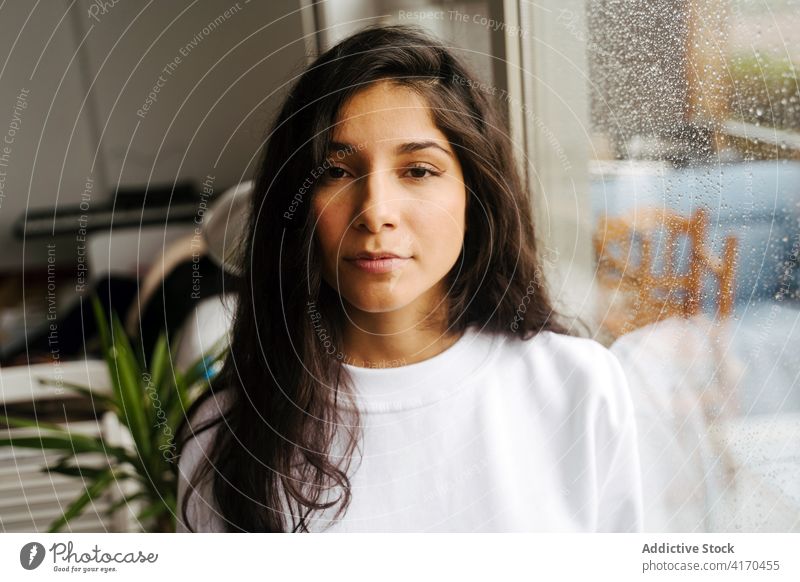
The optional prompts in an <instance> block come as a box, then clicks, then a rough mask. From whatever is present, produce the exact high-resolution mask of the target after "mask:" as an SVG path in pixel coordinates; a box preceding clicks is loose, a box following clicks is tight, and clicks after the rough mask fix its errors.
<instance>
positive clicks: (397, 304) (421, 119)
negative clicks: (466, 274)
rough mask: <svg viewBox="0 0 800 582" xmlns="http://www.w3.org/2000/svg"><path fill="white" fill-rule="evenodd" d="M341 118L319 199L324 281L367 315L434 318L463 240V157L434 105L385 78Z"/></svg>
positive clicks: (349, 105)
mask: <svg viewBox="0 0 800 582" xmlns="http://www.w3.org/2000/svg"><path fill="white" fill-rule="evenodd" d="M338 121H339V123H337V125H336V127H335V128H334V132H333V139H332V150H331V151H330V152H329V153H328V161H327V162H326V164H325V165H324V166H323V169H322V175H321V176H320V177H319V178H317V180H316V182H315V187H314V194H313V203H312V207H313V211H314V214H315V217H316V219H317V223H316V233H315V235H316V237H317V241H318V243H319V246H320V248H321V250H322V260H323V278H324V279H325V281H326V282H327V283H328V284H329V285H330V286H331V287H333V288H334V289H336V290H337V291H338V293H339V294H340V296H341V297H342V298H343V299H344V300H345V301H346V302H347V303H349V304H350V306H352V307H354V308H356V309H358V310H361V311H364V312H370V313H380V312H388V311H394V310H397V309H400V308H403V307H407V306H412V305H417V306H418V307H419V308H420V310H421V311H425V312H427V311H428V310H430V309H433V308H435V306H436V305H437V302H439V301H441V300H442V299H443V297H444V295H445V294H446V292H447V289H446V288H445V286H444V281H443V278H444V276H445V275H446V274H447V273H448V271H450V268H451V267H452V266H453V265H454V264H455V262H456V260H457V259H458V256H459V253H460V251H461V246H462V243H463V240H464V228H465V219H466V204H467V196H466V189H465V187H464V179H463V176H462V172H461V165H460V164H459V161H458V158H457V157H456V154H455V152H454V151H453V149H452V147H451V146H450V144H449V143H448V140H447V138H446V137H445V135H444V134H443V133H442V132H441V131H440V130H439V129H438V128H437V127H436V126H435V125H434V121H433V118H432V116H431V112H430V109H429V107H428V104H427V102H426V101H425V100H424V99H423V98H422V97H421V96H420V95H418V94H417V93H416V92H414V91H412V90H411V89H408V88H405V87H402V86H400V85H396V84H393V83H391V82H388V81H383V82H378V83H374V84H372V85H370V86H369V87H367V88H365V89H363V90H361V91H359V92H358V93H356V94H355V95H354V96H353V97H352V98H351V99H350V100H348V101H347V102H346V103H345V104H344V106H343V107H342V109H341V111H340V112H339V118H338ZM325 166H327V167H325ZM317 175H319V172H317ZM382 257H383V258H382Z"/></svg>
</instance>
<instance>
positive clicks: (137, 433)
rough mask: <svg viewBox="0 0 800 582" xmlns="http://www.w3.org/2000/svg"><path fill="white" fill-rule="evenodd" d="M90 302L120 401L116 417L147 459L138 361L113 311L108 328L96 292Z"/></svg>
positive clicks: (148, 453) (148, 443) (144, 419)
mask: <svg viewBox="0 0 800 582" xmlns="http://www.w3.org/2000/svg"><path fill="white" fill-rule="evenodd" d="M92 304H93V308H94V312H95V317H96V319H97V322H98V327H99V329H100V337H101V340H102V344H103V355H104V357H105V360H106V363H107V365H108V371H109V375H110V377H111V383H112V386H113V388H114V395H115V397H116V399H117V401H118V403H119V412H118V416H119V419H120V421H121V422H122V423H123V424H124V425H125V426H127V427H128V429H129V431H130V433H131V437H132V438H133V441H134V443H135V444H136V448H137V452H138V453H139V455H140V456H141V457H142V459H148V458H149V457H150V442H149V434H150V433H149V431H148V429H147V415H146V414H145V395H144V388H143V385H142V375H141V370H140V368H139V364H138V362H137V361H136V358H135V356H134V353H133V349H132V348H131V345H130V342H129V341H128V337H127V335H126V332H125V330H124V329H123V327H122V324H120V322H119V319H118V318H117V317H116V315H115V314H113V313H112V316H111V326H110V328H109V324H108V320H107V319H106V316H105V314H104V313H103V308H102V306H101V305H100V301H99V300H98V299H97V297H96V296H93V297H92ZM145 464H147V462H146V461H145Z"/></svg>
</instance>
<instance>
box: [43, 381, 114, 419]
mask: <svg viewBox="0 0 800 582" xmlns="http://www.w3.org/2000/svg"><path fill="white" fill-rule="evenodd" d="M38 381H39V384H45V385H48V386H58V387H60V388H66V389H67V390H72V391H73V392H77V393H79V394H82V395H83V396H86V397H87V398H89V399H90V400H96V401H98V402H100V404H101V405H102V406H103V408H104V409H107V410H111V411H112V412H117V411H118V407H117V403H116V402H115V401H114V399H113V398H110V397H108V396H106V395H105V394H100V393H98V392H97V391H96V390H93V389H91V388H89V387H88V386H81V385H80V384H73V383H72V382H64V381H63V380H56V379H55V378H38Z"/></svg>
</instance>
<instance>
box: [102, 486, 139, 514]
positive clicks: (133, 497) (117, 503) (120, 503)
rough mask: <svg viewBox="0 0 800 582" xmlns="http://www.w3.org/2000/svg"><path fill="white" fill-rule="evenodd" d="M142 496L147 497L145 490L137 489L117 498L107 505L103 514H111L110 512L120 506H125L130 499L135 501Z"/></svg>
mask: <svg viewBox="0 0 800 582" xmlns="http://www.w3.org/2000/svg"><path fill="white" fill-rule="evenodd" d="M142 498H147V492H146V491H139V492H137V493H134V494H133V495H127V496H125V497H123V498H122V499H119V500H117V501H115V502H114V503H112V504H111V505H110V506H109V507H108V509H106V510H105V514H106V515H111V514H112V513H114V512H115V511H117V510H118V509H119V508H120V507H125V506H126V505H128V504H129V503H130V502H131V501H135V500H137V499H142Z"/></svg>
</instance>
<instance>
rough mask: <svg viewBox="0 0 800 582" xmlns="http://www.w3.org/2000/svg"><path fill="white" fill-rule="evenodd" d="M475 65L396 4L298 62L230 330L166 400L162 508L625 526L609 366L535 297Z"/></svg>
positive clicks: (626, 413) (504, 153)
mask: <svg viewBox="0 0 800 582" xmlns="http://www.w3.org/2000/svg"><path fill="white" fill-rule="evenodd" d="M479 86H480V84H479V83H477V82H475V78H474V76H473V75H472V74H471V73H470V72H468V71H467V70H466V69H465V67H464V66H463V65H462V64H461V63H460V62H459V61H458V60H457V59H456V58H455V57H454V56H453V54H452V53H451V52H450V51H449V50H448V49H446V48H445V47H444V46H443V45H441V44H440V43H438V42H437V41H434V40H433V39H431V38H428V37H427V36H426V35H424V34H422V33H420V32H417V31H415V30H413V29H409V28H405V27H381V28H372V29H368V30H365V31H362V32H360V33H357V34H355V35H354V36H351V37H350V38H348V39H346V40H344V41H343V42H341V43H340V44H338V45H337V46H335V47H334V48H332V49H330V50H329V51H328V52H326V53H325V54H323V55H322V56H321V57H319V58H318V59H317V60H316V62H314V63H313V64H312V65H311V66H309V67H308V69H307V70H306V71H305V72H304V73H303V75H302V76H301V77H300V79H299V80H298V81H297V83H296V85H295V86H294V87H293V89H292V90H291V92H290V94H289V96H288V97H287V99H286V102H285V104H284V106H283V108H282V110H281V111H280V114H279V115H278V118H277V120H276V122H275V124H274V126H273V128H272V131H271V132H270V134H269V137H268V143H267V147H266V148H265V152H264V156H263V159H262V161H261V166H260V171H259V172H258V175H257V177H256V181H255V189H254V192H255V194H254V197H253V204H252V208H251V217H250V224H249V232H248V235H249V236H248V237H247V242H246V245H245V246H246V248H245V249H244V257H245V261H244V265H243V268H242V272H243V276H242V284H241V288H240V289H239V290H238V303H237V307H236V311H235V315H234V324H233V328H232V335H231V344H230V350H229V353H228V356H227V359H226V361H225V363H224V365H223V368H222V371H221V372H220V375H219V376H218V377H217V378H216V379H215V382H214V390H213V391H211V392H208V393H207V394H206V395H205V396H206V397H205V398H203V399H202V400H201V401H198V402H197V403H196V404H195V405H194V406H193V408H192V410H190V411H189V414H188V415H187V416H188V417H189V418H191V420H192V422H191V430H185V431H184V432H185V445H184V446H183V447H182V449H183V453H182V456H181V459H180V463H179V469H180V484H179V493H178V502H179V520H178V522H179V526H178V530H179V531H188V530H192V531H311V532H314V531H554V530H561V531H638V530H640V529H641V524H642V521H641V520H642V517H641V513H642V511H641V490H640V489H641V487H640V481H639V479H640V477H639V461H638V456H637V448H636V427H635V424H634V420H633V414H632V406H631V400H630V396H629V394H628V388H627V384H626V381H625V378H624V375H623V372H622V370H621V368H620V365H619V363H618V362H617V360H616V359H615V358H614V357H613V356H612V355H611V353H610V352H609V351H607V350H606V349H605V348H604V347H602V346H601V345H600V344H599V343H597V342H595V341H593V340H590V339H586V338H579V337H573V336H570V335H568V334H567V331H566V329H565V328H564V327H563V326H562V324H559V323H558V322H557V321H556V320H555V317H554V313H553V310H552V307H551V302H550V300H549V299H548V297H547V293H546V290H545V285H544V282H543V281H542V278H541V269H540V265H539V259H538V258H537V250H536V240H535V237H534V229H533V224H532V220H531V203H530V200H529V193H528V192H526V191H525V189H524V188H523V187H522V185H521V182H520V180H519V177H518V176H517V173H516V171H515V166H514V162H513V159H512V153H511V147H510V144H509V140H508V137H507V135H506V134H505V133H504V131H503V129H502V122H501V121H500V119H499V118H498V115H497V114H496V112H495V110H494V108H493V105H492V103H491V102H490V100H489V98H488V97H487V95H486V94H485V91H484V92H482V91H481V90H480V89H479ZM183 428H184V429H186V428H188V427H187V426H184V427H183Z"/></svg>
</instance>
